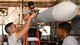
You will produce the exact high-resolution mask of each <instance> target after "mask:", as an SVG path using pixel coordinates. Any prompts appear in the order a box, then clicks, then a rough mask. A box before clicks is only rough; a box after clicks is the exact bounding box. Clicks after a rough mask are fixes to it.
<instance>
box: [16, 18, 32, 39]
mask: <svg viewBox="0 0 80 45" xmlns="http://www.w3.org/2000/svg"><path fill="white" fill-rule="evenodd" d="M31 20H32V19H31V18H29V19H28V20H27V21H26V23H25V24H24V26H23V29H22V30H21V31H20V32H18V33H17V39H19V38H21V37H22V36H23V35H25V34H26V32H27V31H28V30H29V28H30V24H31Z"/></svg>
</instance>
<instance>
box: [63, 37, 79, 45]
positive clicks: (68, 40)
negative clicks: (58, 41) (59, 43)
mask: <svg viewBox="0 0 80 45" xmlns="http://www.w3.org/2000/svg"><path fill="white" fill-rule="evenodd" d="M63 43H64V44H69V45H72V44H74V45H77V44H78V42H77V40H76V39H75V38H74V37H72V36H68V37H66V38H65V39H64V41H63Z"/></svg>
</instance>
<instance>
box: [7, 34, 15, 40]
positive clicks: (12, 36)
mask: <svg viewBox="0 0 80 45" xmlns="http://www.w3.org/2000/svg"><path fill="white" fill-rule="evenodd" d="M14 39H15V40H16V33H13V34H12V35H11V36H9V37H8V40H14Z"/></svg>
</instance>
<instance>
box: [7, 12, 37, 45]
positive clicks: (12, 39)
mask: <svg viewBox="0 0 80 45" xmlns="http://www.w3.org/2000/svg"><path fill="white" fill-rule="evenodd" d="M27 16H28V17H27V20H26V21H25V24H24V26H23V28H22V30H21V31H18V30H17V28H16V26H15V25H14V24H13V23H8V24H7V25H6V26H5V31H6V32H7V33H8V34H9V38H8V43H9V45H22V44H21V39H20V38H21V37H22V36H24V35H25V34H26V32H27V31H28V30H29V28H30V24H31V20H32V19H33V18H35V17H36V14H35V13H33V14H32V15H30V16H29V15H27Z"/></svg>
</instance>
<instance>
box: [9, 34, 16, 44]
mask: <svg viewBox="0 0 80 45" xmlns="http://www.w3.org/2000/svg"><path fill="white" fill-rule="evenodd" d="M8 42H9V45H15V44H16V42H17V38H16V33H13V34H12V35H11V36H10V37H9V38H8Z"/></svg>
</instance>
